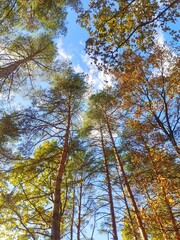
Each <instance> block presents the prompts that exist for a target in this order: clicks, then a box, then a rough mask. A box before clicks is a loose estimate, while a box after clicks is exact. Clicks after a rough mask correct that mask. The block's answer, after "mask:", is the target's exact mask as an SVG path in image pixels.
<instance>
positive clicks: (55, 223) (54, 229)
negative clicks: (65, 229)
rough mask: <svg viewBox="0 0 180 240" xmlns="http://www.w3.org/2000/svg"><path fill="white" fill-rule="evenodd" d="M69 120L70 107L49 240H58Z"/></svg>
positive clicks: (56, 184)
mask: <svg viewBox="0 0 180 240" xmlns="http://www.w3.org/2000/svg"><path fill="white" fill-rule="evenodd" d="M70 120H71V116H70V107H69V110H68V122H67V126H66V133H65V140H64V147H63V151H62V156H61V159H60V163H59V167H58V169H57V177H56V182H55V191H54V207H53V213H52V226H51V240H60V221H61V213H60V207H61V183H62V177H63V174H64V170H65V165H66V161H67V156H68V148H69V131H70Z"/></svg>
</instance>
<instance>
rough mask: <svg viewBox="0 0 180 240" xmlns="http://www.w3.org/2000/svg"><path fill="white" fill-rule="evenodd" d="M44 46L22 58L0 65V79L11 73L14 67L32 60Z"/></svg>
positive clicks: (16, 67)
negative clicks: (3, 65)
mask: <svg viewBox="0 0 180 240" xmlns="http://www.w3.org/2000/svg"><path fill="white" fill-rule="evenodd" d="M45 48H46V47H44V48H42V49H40V50H38V51H36V52H35V53H33V54H31V55H29V56H28V57H25V58H24V59H21V60H17V61H15V62H13V63H11V64H9V65H8V66H6V67H0V79H2V78H6V77H8V76H9V75H10V74H11V73H13V72H14V71H15V70H16V69H18V68H19V67H20V66H21V65H24V64H25V63H27V62H29V61H31V60H33V58H34V57H35V56H36V55H38V54H39V53H41V52H42V51H44V50H45Z"/></svg>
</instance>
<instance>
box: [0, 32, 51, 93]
mask: <svg viewBox="0 0 180 240" xmlns="http://www.w3.org/2000/svg"><path fill="white" fill-rule="evenodd" d="M4 44H5V43H4ZM54 57H55V46H54V44H53V42H52V40H51V39H50V38H49V37H48V36H46V35H38V36H37V37H31V36H18V37H17V38H15V39H14V40H12V39H11V40H9V42H7V43H6V44H5V48H4V52H3V53H2V54H1V66H0V79H1V85H0V91H1V92H2V91H3V90H4V91H6V90H8V91H9V92H10V90H11V88H15V89H18V88H19V86H22V83H23V82H27V78H29V79H30V81H31V80H32V79H34V78H35V74H36V75H38V74H37V72H38V69H39V70H41V71H43V74H45V73H47V72H48V71H49V72H50V70H52V62H53V60H54ZM35 70H36V71H35ZM36 77H37V76H36Z"/></svg>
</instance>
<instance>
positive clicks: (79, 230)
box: [77, 176, 83, 240]
mask: <svg viewBox="0 0 180 240" xmlns="http://www.w3.org/2000/svg"><path fill="white" fill-rule="evenodd" d="M80 181H81V182H80V187H79V204H78V224H77V240H80V232H81V208H82V190H83V185H82V176H81V180H80Z"/></svg>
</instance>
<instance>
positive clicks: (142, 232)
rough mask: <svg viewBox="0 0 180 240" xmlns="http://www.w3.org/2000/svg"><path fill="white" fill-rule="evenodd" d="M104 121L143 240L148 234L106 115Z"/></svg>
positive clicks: (146, 239) (145, 239) (146, 238)
mask: <svg viewBox="0 0 180 240" xmlns="http://www.w3.org/2000/svg"><path fill="white" fill-rule="evenodd" d="M106 123H107V127H108V132H109V136H110V139H111V142H112V147H113V151H114V155H115V157H116V159H117V162H118V164H119V167H120V170H121V173H122V177H123V179H124V184H125V187H126V189H127V192H128V194H129V197H130V200H131V202H132V207H133V209H134V213H135V216H136V220H137V224H138V227H139V230H140V233H141V237H142V239H143V240H148V236H147V233H146V230H145V228H144V225H143V221H142V217H141V215H140V211H139V209H138V207H137V204H136V201H135V198H134V195H133V193H132V190H131V187H130V184H129V182H128V178H127V175H126V173H125V171H124V167H123V163H122V161H121V158H120V156H119V153H118V150H117V148H116V145H115V142H114V138H113V135H112V132H111V128H110V125H109V121H108V119H107V117H106Z"/></svg>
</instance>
